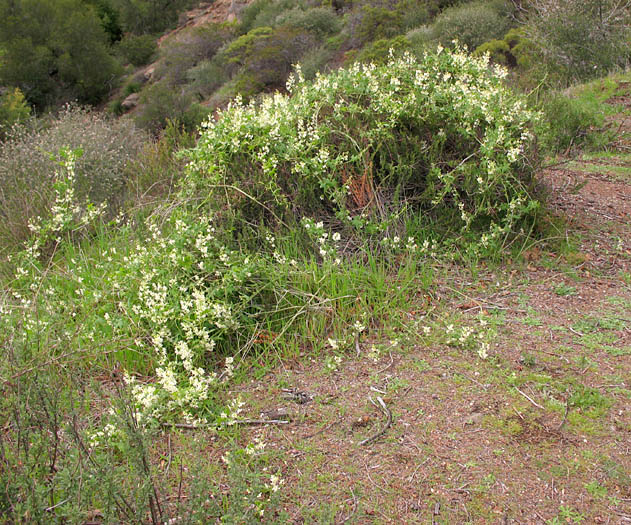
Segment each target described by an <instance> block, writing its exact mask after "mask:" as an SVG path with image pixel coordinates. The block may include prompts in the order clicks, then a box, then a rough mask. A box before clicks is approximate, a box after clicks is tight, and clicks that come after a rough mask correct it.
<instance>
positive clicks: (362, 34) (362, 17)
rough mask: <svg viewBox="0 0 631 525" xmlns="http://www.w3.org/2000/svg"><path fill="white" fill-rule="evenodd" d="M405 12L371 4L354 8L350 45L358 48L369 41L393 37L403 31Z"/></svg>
mask: <svg viewBox="0 0 631 525" xmlns="http://www.w3.org/2000/svg"><path fill="white" fill-rule="evenodd" d="M403 21H404V16H403V13H401V12H398V11H396V10H393V9H389V8H387V7H382V6H372V5H370V4H367V5H364V6H362V7H361V8H360V9H356V10H354V11H353V12H352V13H351V15H350V17H349V21H348V31H349V32H350V35H351V36H350V41H349V45H350V46H351V47H354V48H357V47H361V46H363V45H364V44H366V43H367V42H371V41H373V40H380V39H384V38H393V37H395V36H396V35H397V34H399V33H400V32H401V31H402V28H403V23H404V22H403Z"/></svg>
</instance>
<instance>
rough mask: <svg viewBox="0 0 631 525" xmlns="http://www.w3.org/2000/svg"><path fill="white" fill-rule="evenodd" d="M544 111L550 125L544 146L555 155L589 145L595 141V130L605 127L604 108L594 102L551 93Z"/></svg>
mask: <svg viewBox="0 0 631 525" xmlns="http://www.w3.org/2000/svg"><path fill="white" fill-rule="evenodd" d="M542 110H543V112H544V115H545V120H546V123H547V129H546V132H545V134H543V138H544V144H545V145H546V146H547V147H548V148H549V149H550V150H551V151H552V152H562V151H566V150H568V149H570V148H571V147H572V146H581V145H590V143H592V142H593V140H595V136H594V134H593V131H594V129H595V128H600V127H602V126H603V124H604V121H605V117H604V115H603V113H602V108H601V105H600V104H599V103H598V101H597V100H595V99H589V98H583V97H568V96H565V95H563V94H560V93H549V94H548V95H546V98H545V101H544V102H543V104H542Z"/></svg>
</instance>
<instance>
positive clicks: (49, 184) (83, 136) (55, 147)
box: [0, 107, 146, 249]
mask: <svg viewBox="0 0 631 525" xmlns="http://www.w3.org/2000/svg"><path fill="white" fill-rule="evenodd" d="M145 140H146V136H145V135H144V134H143V133H140V132H139V131H137V130H136V129H135V128H134V126H133V125H132V124H131V123H130V122H127V121H122V120H121V121H110V120H108V119H107V118H105V117H104V116H102V115H98V114H95V113H90V112H89V111H87V110H85V109H81V108H78V107H67V108H65V109H64V110H63V111H62V112H61V113H60V114H59V115H58V117H56V118H54V119H52V120H51V121H50V122H49V123H47V125H45V126H43V127H34V128H17V129H15V130H12V131H11V132H10V133H9V134H8V139H7V140H6V141H5V142H4V143H2V144H1V145H0V181H1V182H0V184H1V186H0V188H1V191H0V215H1V216H2V221H0V245H1V246H2V248H3V249H4V248H5V247H6V246H7V245H13V246H14V245H15V244H17V243H20V242H23V241H24V240H26V239H27V238H28V237H29V235H30V230H29V228H28V223H29V221H31V220H33V219H34V218H35V217H37V216H43V215H44V214H45V213H46V210H48V209H50V206H52V202H53V199H54V188H53V182H54V179H55V177H54V174H55V171H56V169H57V164H56V163H55V162H54V161H53V160H52V159H51V158H50V154H51V153H52V152H56V151H59V149H60V148H62V147H63V146H66V145H69V146H71V147H72V148H74V149H81V150H82V151H83V155H82V157H81V158H80V159H79V160H77V163H76V181H75V182H76V188H75V190H76V192H77V195H79V196H80V197H81V198H87V197H89V198H90V199H91V200H92V201H93V202H95V203H99V204H100V203H104V202H107V203H109V204H110V206H111V207H110V213H112V214H113V213H114V212H115V211H116V209H117V207H118V206H119V205H120V203H121V201H122V200H123V198H124V193H125V185H126V181H125V166H126V165H127V163H128V162H129V161H130V160H131V159H133V158H134V157H135V156H136V153H137V152H138V150H139V149H140V147H141V146H142V144H143V142H144V141H145Z"/></svg>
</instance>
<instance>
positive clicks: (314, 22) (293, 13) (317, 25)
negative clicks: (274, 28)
mask: <svg viewBox="0 0 631 525" xmlns="http://www.w3.org/2000/svg"><path fill="white" fill-rule="evenodd" d="M276 25H279V26H288V27H293V28H296V29H302V30H303V31H309V32H310V33H313V34H314V35H315V37H316V38H317V39H318V40H323V39H324V38H326V37H328V36H330V35H334V34H336V33H339V32H340V30H341V29H342V21H341V19H340V17H339V16H337V15H336V14H335V13H334V12H333V11H332V10H331V9H325V8H324V7H314V8H311V9H307V10H306V11H303V10H302V9H299V8H294V9H291V10H290V11H286V12H284V13H282V14H281V15H279V16H278V17H277V18H276Z"/></svg>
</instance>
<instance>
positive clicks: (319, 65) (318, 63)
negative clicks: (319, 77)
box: [300, 45, 334, 80]
mask: <svg viewBox="0 0 631 525" xmlns="http://www.w3.org/2000/svg"><path fill="white" fill-rule="evenodd" d="M333 54H334V51H333V50H332V49H331V48H330V47H329V46H326V45H323V46H320V47H315V48H313V49H311V50H309V51H307V52H306V53H305V54H304V55H303V56H302V58H301V59H300V66H301V67H302V74H303V75H304V77H305V78H306V79H307V80H311V79H313V78H315V76H316V73H318V72H324V71H325V70H326V68H327V65H328V64H329V62H330V61H331V59H332V57H333Z"/></svg>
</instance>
